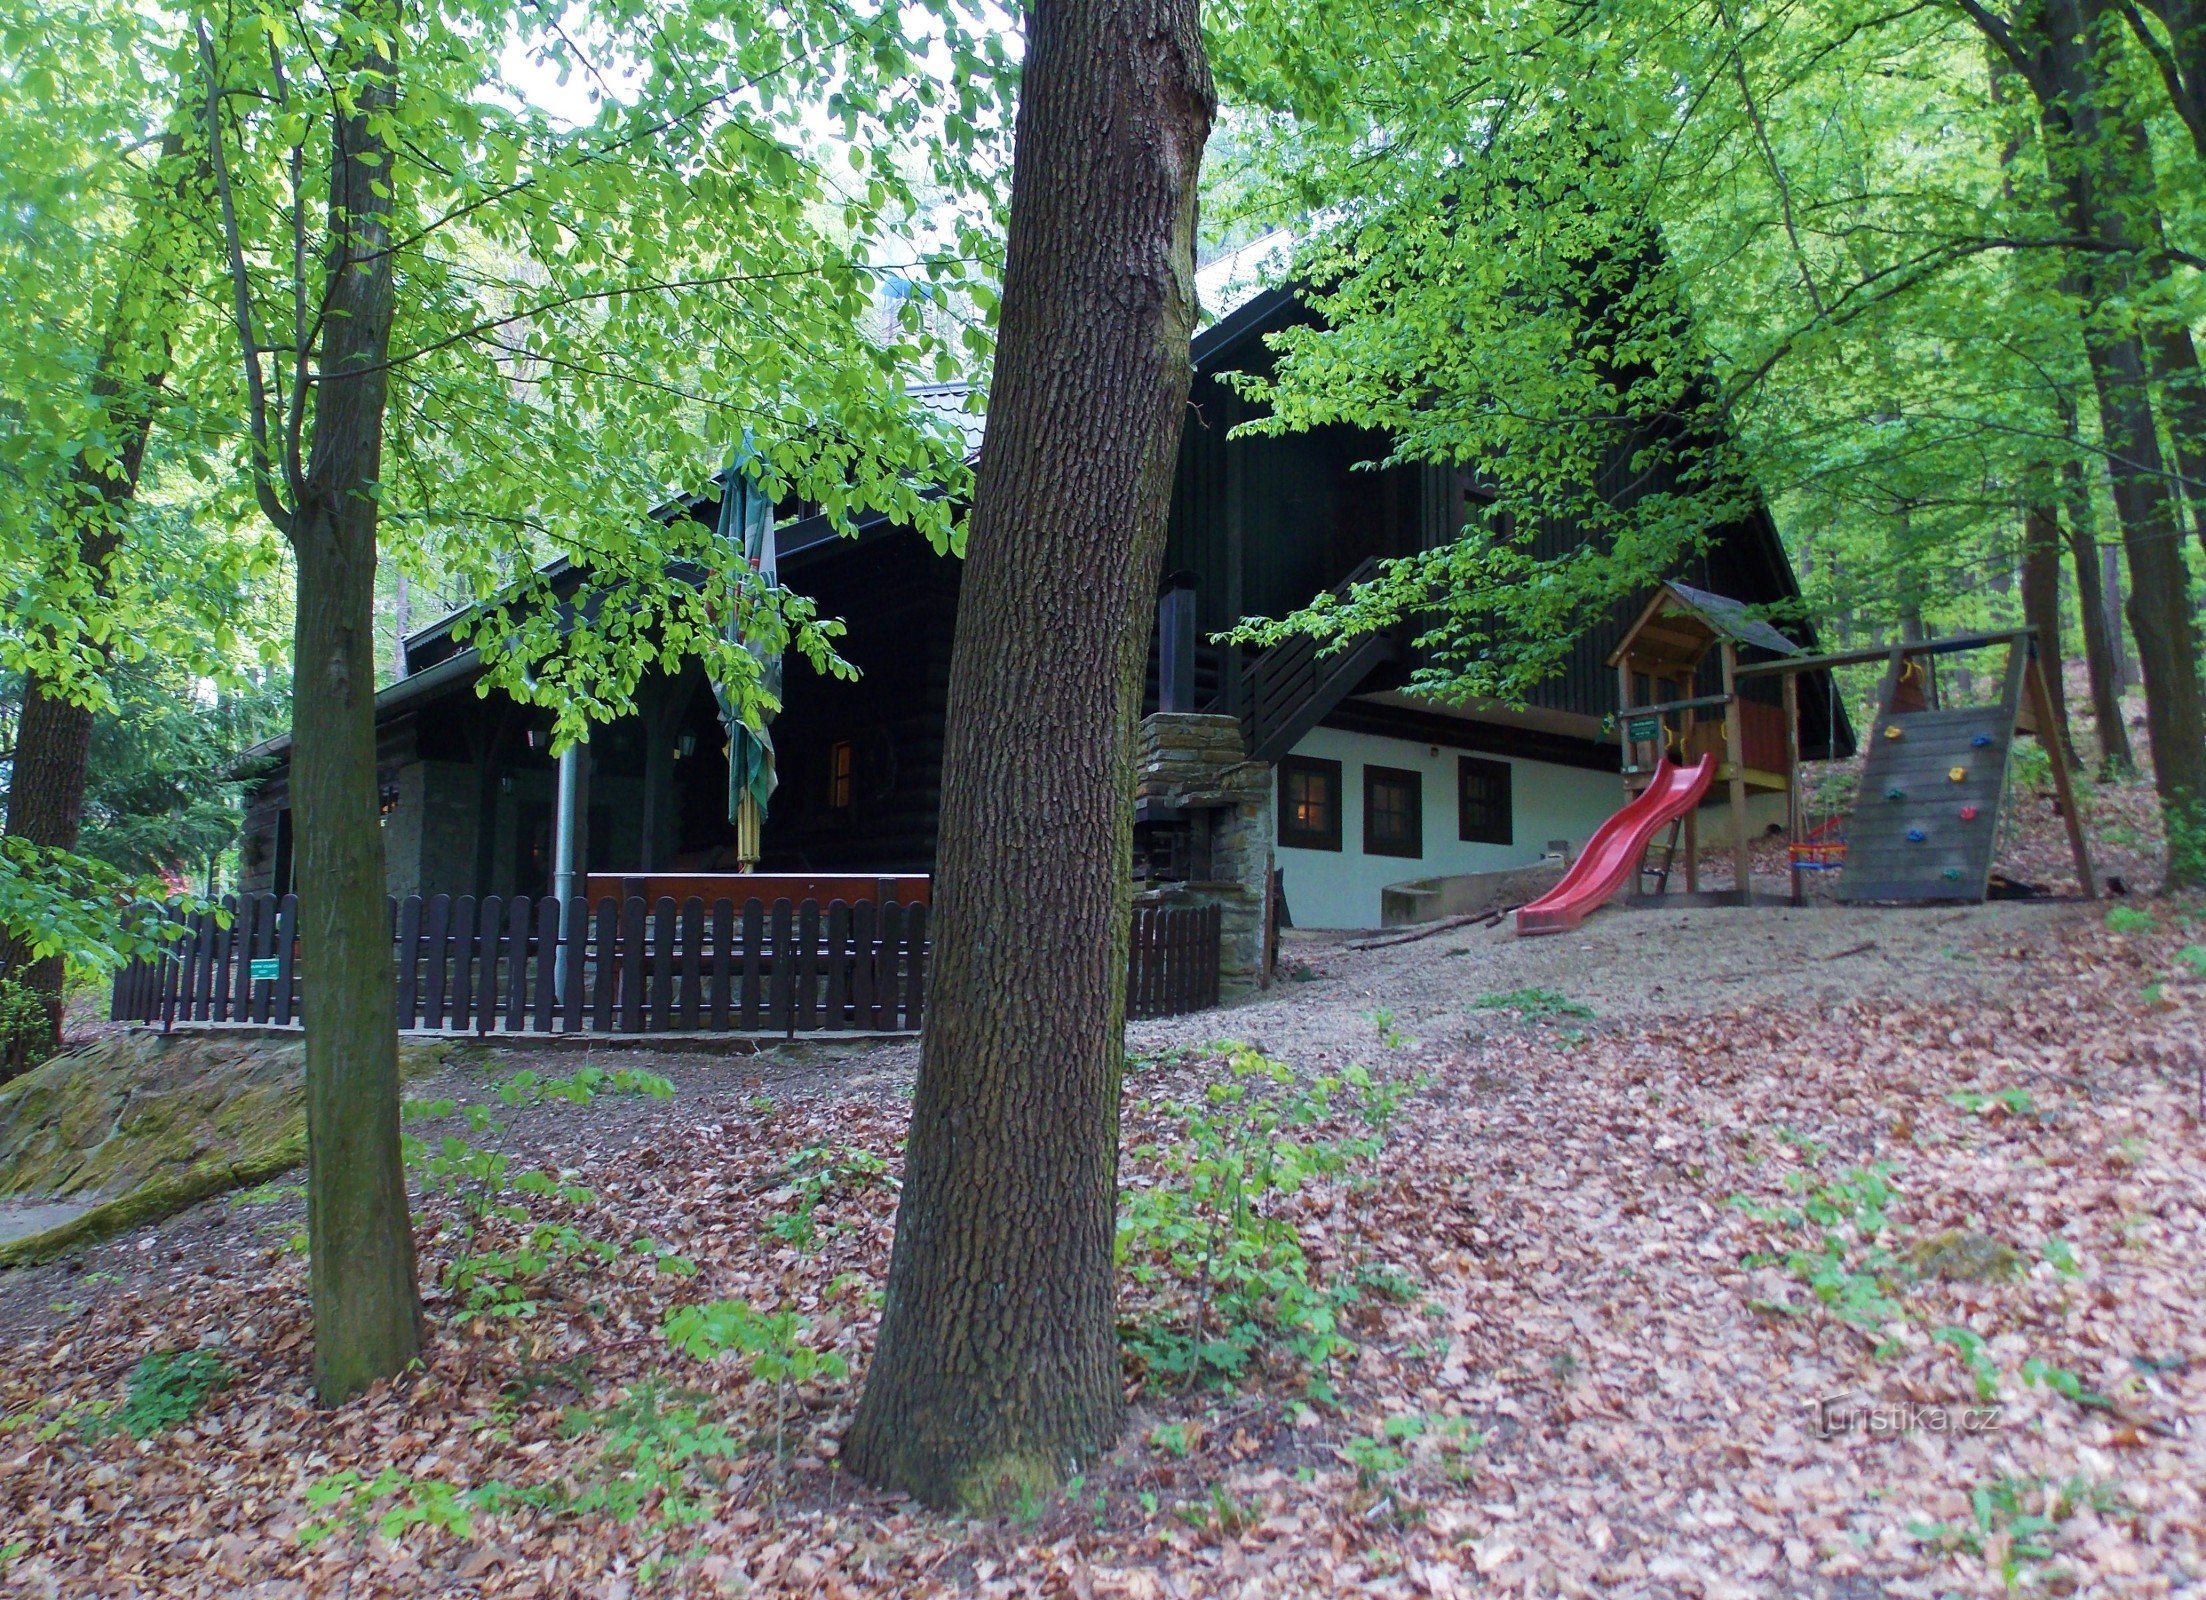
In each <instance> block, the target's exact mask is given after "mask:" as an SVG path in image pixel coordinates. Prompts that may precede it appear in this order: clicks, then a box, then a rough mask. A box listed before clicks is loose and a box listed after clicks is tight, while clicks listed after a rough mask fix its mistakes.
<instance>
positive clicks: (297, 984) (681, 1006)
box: [110, 894, 1218, 1035]
mask: <svg viewBox="0 0 2206 1600" xmlns="http://www.w3.org/2000/svg"><path fill="white" fill-rule="evenodd" d="M223 906H224V908H225V909H226V910H227V911H228V912H229V913H230V916H229V919H228V926H224V925H223V919H222V918H221V917H218V916H216V915H215V914H214V913H213V912H211V911H202V912H195V913H192V914H190V915H188V916H187V915H184V914H182V913H175V914H173V915H174V920H175V921H176V922H177V923H178V924H180V925H181V932H180V933H179V935H178V936H177V937H176V938H175V939H174V940H172V941H171V942H170V943H169V944H168V945H167V947H166V949H165V950H164V952H163V954H162V955H161V957H160V958H158V959H156V960H153V961H142V962H135V963H133V964H131V965H129V966H127V967H125V968H124V969H123V970H122V971H121V972H120V973H118V974H117V975H116V979H115V991H114V998H113V1003H112V1005H111V1007H110V1015H111V1016H112V1017H113V1019H114V1020H115V1021H117V1022H136V1023H153V1024H159V1025H161V1026H164V1027H165V1026H169V1025H171V1024H175V1023H209V1022H212V1023H248V1024H258V1025H261V1026H265V1027H279V1028H280V1027H292V1026H296V1025H298V1023H299V1022H300V1020H301V1017H302V1007H301V1000H302V996H303V993H304V984H305V982H306V981H307V975H306V974H305V973H303V972H302V971H301V970H300V967H299V959H298V948H299V946H298V918H299V902H298V896H296V895H284V896H283V897H281V898H280V899H279V898H278V897H276V896H275V895H267V894H262V895H244V896H240V897H235V898H232V899H226V900H224V901H223ZM559 913H560V904H559V901H558V900H557V899H556V898H553V897H551V896H548V895H547V896H545V897H543V898H541V899H534V898H530V897H527V896H516V897H515V898H513V899H510V900H507V899H502V898H500V897H499V896H497V895H487V896H485V897H484V898H483V899H481V900H480V901H478V900H477V899H476V898H475V897H474V896H473V895H461V896H458V897H457V898H454V897H453V896H451V895H442V894H439V895H430V896H427V897H426V898H424V897H423V896H421V895H409V896H407V897H406V898H405V899H403V900H393V901H391V902H390V917H391V942H392V956H393V960H394V962H395V964H396V966H397V969H398V1025H399V1026H400V1027H401V1028H407V1029H431V1030H437V1031H443V1032H452V1033H474V1034H491V1033H539V1034H544V1033H598V1034H639V1033H686V1032H696V1031H700V1030H710V1031H713V1032H731V1033H761V1034H782V1035H794V1034H799V1033H821V1032H836V1031H863V1032H870V1033H910V1032H916V1031H917V1030H918V1028H919V1026H920V1024H921V1022H922V1020H923V1019H924V1017H925V1015H926V992H927V962H928V956H929V954H930V946H929V944H928V939H927V908H926V907H925V906H923V905H914V906H900V905H893V904H891V905H876V904H874V903H873V902H871V901H861V902H858V903H856V904H850V903H846V902H844V901H841V900H835V901H831V902H830V903H829V904H827V905H826V906H822V905H820V904H819V903H818V902H817V901H815V900H805V901H802V902H798V903H792V902H790V901H788V900H775V901H772V902H771V903H768V902H766V901H762V900H750V901H747V902H745V903H743V904H742V905H740V906H739V905H737V904H736V903H735V902H734V901H732V900H725V899H723V900H716V901H714V902H713V903H712V905H711V906H710V907H708V906H707V905H706V904H705V902H704V901H703V900H702V899H700V898H699V897H697V896H694V895H692V896H691V897H689V898H688V899H686V900H684V901H682V902H680V903H679V904H677V903H676V902H675V901H674V900H672V899H671V898H662V899H661V900H659V901H658V902H657V904H656V905H648V906H647V905H646V904H645V902H644V901H643V900H642V899H640V898H636V897H631V898H629V899H627V900H613V899H606V900H601V901H599V902H598V903H597V905H596V906H594V907H592V906H591V905H589V904H588V903H587V902H586V901H584V900H582V899H579V898H577V899H575V900H572V901H570V902H568V906H567V935H566V937H565V938H564V939H562V938H561V936H560V914H559ZM1128 967H1129V972H1128V980H1127V1015H1128V1016H1132V1017H1165V1016H1174V1015H1177V1014H1179V1013H1180V1012H1183V1011H1195V1010H1200V1009H1202V1008H1203V1007H1205V1006H1211V1005H1216V1004H1217V1001H1218V908H1217V907H1215V906H1204V907H1141V908H1138V909H1137V910H1136V911H1135V913H1134V937H1133V945H1132V952H1131V956H1130V959H1129V963H1128Z"/></svg>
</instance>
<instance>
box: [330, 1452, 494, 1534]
mask: <svg viewBox="0 0 2206 1600" xmlns="http://www.w3.org/2000/svg"><path fill="white" fill-rule="evenodd" d="M496 1499H497V1494H496V1486H495V1485H482V1486H479V1487H477V1488H474V1489H462V1488H460V1487H458V1486H457V1485H454V1484H452V1483H449V1482H447V1481H446V1480H444V1479H442V1478H417V1477H415V1476H413V1475H412V1474H411V1473H407V1472H401V1471H400V1470H399V1469H398V1468H396V1467H385V1468H384V1469H383V1470H382V1471H380V1472H378V1473H377V1474H376V1475H375V1476H374V1477H372V1478H370V1477H366V1476H364V1475H363V1474H362V1473H361V1472H360V1471H359V1470H358V1469H357V1468H354V1467H346V1468H344V1469H342V1470H341V1471H337V1472H333V1473H331V1474H329V1476H327V1477H325V1478H322V1479H321V1480H319V1481H318V1482H315V1483H312V1484H309V1485H308V1486H307V1490H306V1504H307V1509H308V1510H309V1511H312V1512H315V1513H317V1514H316V1515H315V1516H313V1517H310V1518H308V1519H307V1520H306V1521H305V1522H302V1523H300V1524H299V1542H300V1543H301V1544H308V1545H312V1544H319V1543H321V1541H322V1540H324V1539H327V1538H328V1537H329V1536H330V1535H331V1534H334V1533H352V1534H355V1535H359V1534H364V1533H366V1532H367V1531H368V1529H370V1528H371V1527H372V1528H373V1529H374V1530H375V1531H376V1532H377V1533H379V1534H381V1535H382V1536H383V1537H384V1538H386V1539H392V1540H403V1539H404V1538H405V1537H406V1536H407V1535H408V1534H410V1533H413V1532H415V1531H416V1530H417V1529H421V1528H430V1529H434V1530H436V1531H438V1532H441V1533H447V1534H450V1535H452V1536H453V1537H454V1538H458V1539H472V1538H473V1537H474V1536H475V1512H476V1511H477V1510H478V1509H481V1508H483V1507H485V1506H486V1505H490V1504H493V1503H495V1501H496Z"/></svg>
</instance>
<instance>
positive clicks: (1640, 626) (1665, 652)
mask: <svg viewBox="0 0 2206 1600" xmlns="http://www.w3.org/2000/svg"><path fill="white" fill-rule="evenodd" d="M1726 639H1727V640H1729V641H1730V642H1731V643H1733V644H1743V645H1752V646H1754V647H1756V648H1757V649H1762V650H1768V651H1770V652H1772V653H1773V654H1776V655H1781V656H1796V655H1798V654H1799V653H1800V647H1799V646H1798V645H1796V644H1794V643H1793V642H1792V641H1791V640H1790V639H1788V638H1786V637H1785V636H1784V635H1783V634H1781V633H1779V632H1778V631H1777V630H1776V629H1775V628H1773V627H1771V626H1770V625H1769V624H1768V623H1766V622H1764V621H1762V620H1761V619H1760V618H1758V617H1755V616H1753V615H1751V614H1749V612H1748V610H1747V607H1746V605H1745V604H1744V603H1743V602H1741V601H1738V600H1733V599H1731V598H1730V597H1729V596H1727V595H1720V594H1711V593H1709V592H1708V591H1707V590H1706V589H1696V588H1694V587H1693V586H1692V585H1691V584H1686V583H1678V582H1676V581H1675V580H1673V581H1671V582H1668V583H1664V584H1660V585H1657V586H1656V588H1655V592H1654V593H1653V595H1651V596H1650V597H1649V598H1648V601H1647V604H1646V605H1645V607H1644V608H1642V609H1641V611H1640V613H1639V616H1638V618H1637V619H1636V620H1635V621H1634V622H1633V623H1632V625H1631V626H1630V627H1629V628H1627V629H1625V630H1624V637H1623V639H1622V640H1621V641H1620V642H1619V643H1618V644H1617V646H1616V648H1615V649H1614V650H1612V651H1610V652H1609V665H1610V666H1612V667H1613V666H1616V665H1618V664H1619V663H1621V662H1624V661H1630V662H1632V663H1634V664H1635V665H1647V666H1677V667H1691V666H1693V665H1695V664H1696V663H1698V662H1699V660H1700V658H1701V657H1702V656H1704V655H1706V654H1707V653H1708V651H1709V648H1710V647H1711V646H1712V645H1714V644H1716V643H1717V642H1718V641H1721V640H1726Z"/></svg>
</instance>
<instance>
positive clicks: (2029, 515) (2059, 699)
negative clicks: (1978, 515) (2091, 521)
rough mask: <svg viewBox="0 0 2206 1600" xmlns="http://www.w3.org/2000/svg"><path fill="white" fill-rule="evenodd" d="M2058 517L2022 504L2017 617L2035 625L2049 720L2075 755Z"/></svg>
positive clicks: (2033, 503) (2034, 502)
mask: <svg viewBox="0 0 2206 1600" xmlns="http://www.w3.org/2000/svg"><path fill="white" fill-rule="evenodd" d="M2060 557H2061V537H2060V515H2059V513H2058V512H2056V511H2055V510H2054V509H2053V507H2052V505H2051V504H2050V503H2049V502H2046V501H2044V500H2041V499H2037V498H2032V499H2031V500H2030V501H2029V503H2028V504H2026V505H2024V506H2023V508H2022V620H2023V621H2024V622H2027V623H2028V624H2029V625H2030V626H2031V627H2033V628H2035V629H2037V645H2038V660H2039V661H2040V662H2041V663H2042V664H2043V665H2044V668H2045V686H2046V689H2047V691H2048V692H2049V693H2050V694H2051V695H2052V698H2053V721H2054V722H2055V723H2056V724H2058V726H2059V732H2060V746H2059V747H2060V748H2061V749H2063V750H2066V751H2067V752H2068V759H2069V760H2070V761H2071V762H2073V761H2074V760H2075V759H2076V741H2075V739H2074V737H2073V736H2072V735H2071V734H2070V732H2069V727H2068V689H2067V674H2066V672H2065V671H2064V670H2063V666H2062V662H2061V653H2060Z"/></svg>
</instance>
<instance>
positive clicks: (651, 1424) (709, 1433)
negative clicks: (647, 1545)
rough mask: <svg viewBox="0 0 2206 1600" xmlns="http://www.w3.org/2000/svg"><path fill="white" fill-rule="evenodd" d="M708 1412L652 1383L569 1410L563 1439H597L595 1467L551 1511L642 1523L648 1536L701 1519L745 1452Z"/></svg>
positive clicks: (685, 1394)
mask: <svg viewBox="0 0 2206 1600" xmlns="http://www.w3.org/2000/svg"><path fill="white" fill-rule="evenodd" d="M709 1406H710V1397H709V1396H706V1395H703V1394H699V1393H696V1392H694V1391H692V1390H688V1389H680V1388H675V1387H673V1386H671V1385H669V1384H667V1383H666V1382H665V1381H664V1380H662V1379H659V1378H656V1377H653V1378H646V1379H645V1380H643V1381H642V1382H641V1383H638V1384H636V1385H635V1386H633V1387H632V1388H630V1389H629V1390H628V1392H627V1393H626V1394H624V1395H622V1396H621V1397H620V1398H619V1399H618V1400H615V1401H613V1402H611V1403H610V1404H608V1405H604V1406H600V1407H596V1408H591V1407H588V1406H575V1407H572V1408H570V1409H569V1411H568V1412H567V1418H566V1424H565V1426H566V1432H567V1435H568V1437H569V1438H584V1437H588V1438H593V1439H595V1440H596V1441H597V1445H598V1457H597V1469H596V1471H595V1472H594V1473H592V1474H591V1475H590V1476H589V1477H588V1478H587V1479H586V1480H584V1481H583V1482H582V1483H580V1484H579V1485H577V1486H576V1488H575V1490H574V1492H573V1493H572V1495H571V1496H570V1497H569V1498H568V1499H567V1500H565V1501H564V1502H563V1503H562V1504H559V1505H557V1506H555V1507H553V1508H552V1509H556V1510H561V1511H569V1512H572V1513H574V1514H576V1515H582V1516H587V1515H592V1514H597V1513H603V1514H605V1515H608V1516H610V1517H612V1518H613V1520H614V1521H616V1522H621V1523H628V1522H634V1521H635V1520H637V1519H638V1518H639V1517H641V1518H644V1519H646V1522H647V1526H648V1527H649V1528H650V1530H651V1531H652V1532H654V1533H665V1532H668V1531H671V1530H673V1529H676V1528H682V1527H689V1526H693V1525H695V1524H696V1523H699V1522H702V1521H704V1520H705V1519H706V1518H707V1517H709V1516H711V1515H712V1512H713V1509H714V1507H715V1506H717V1504H718V1503H719V1499H720V1496H721V1494H722V1493H723V1492H724V1491H725V1489H726V1487H727V1482H728V1478H729V1476H730V1474H731V1471H732V1468H731V1466H730V1465H729V1464H730V1463H732V1462H734V1461H736V1460H739V1459H740V1458H741V1457H742V1456H743V1455H744V1453H745V1451H744V1446H743V1444H742V1441H741V1440H739V1439H738V1438H737V1437H736V1435H735V1433H734V1431H733V1430H732V1429H730V1428H729V1427H728V1426H727V1425H726V1424H725V1423H723V1422H721V1421H719V1420H718V1419H717V1418H715V1417H714V1416H713V1415H712V1413H711V1411H710V1409H709Z"/></svg>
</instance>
